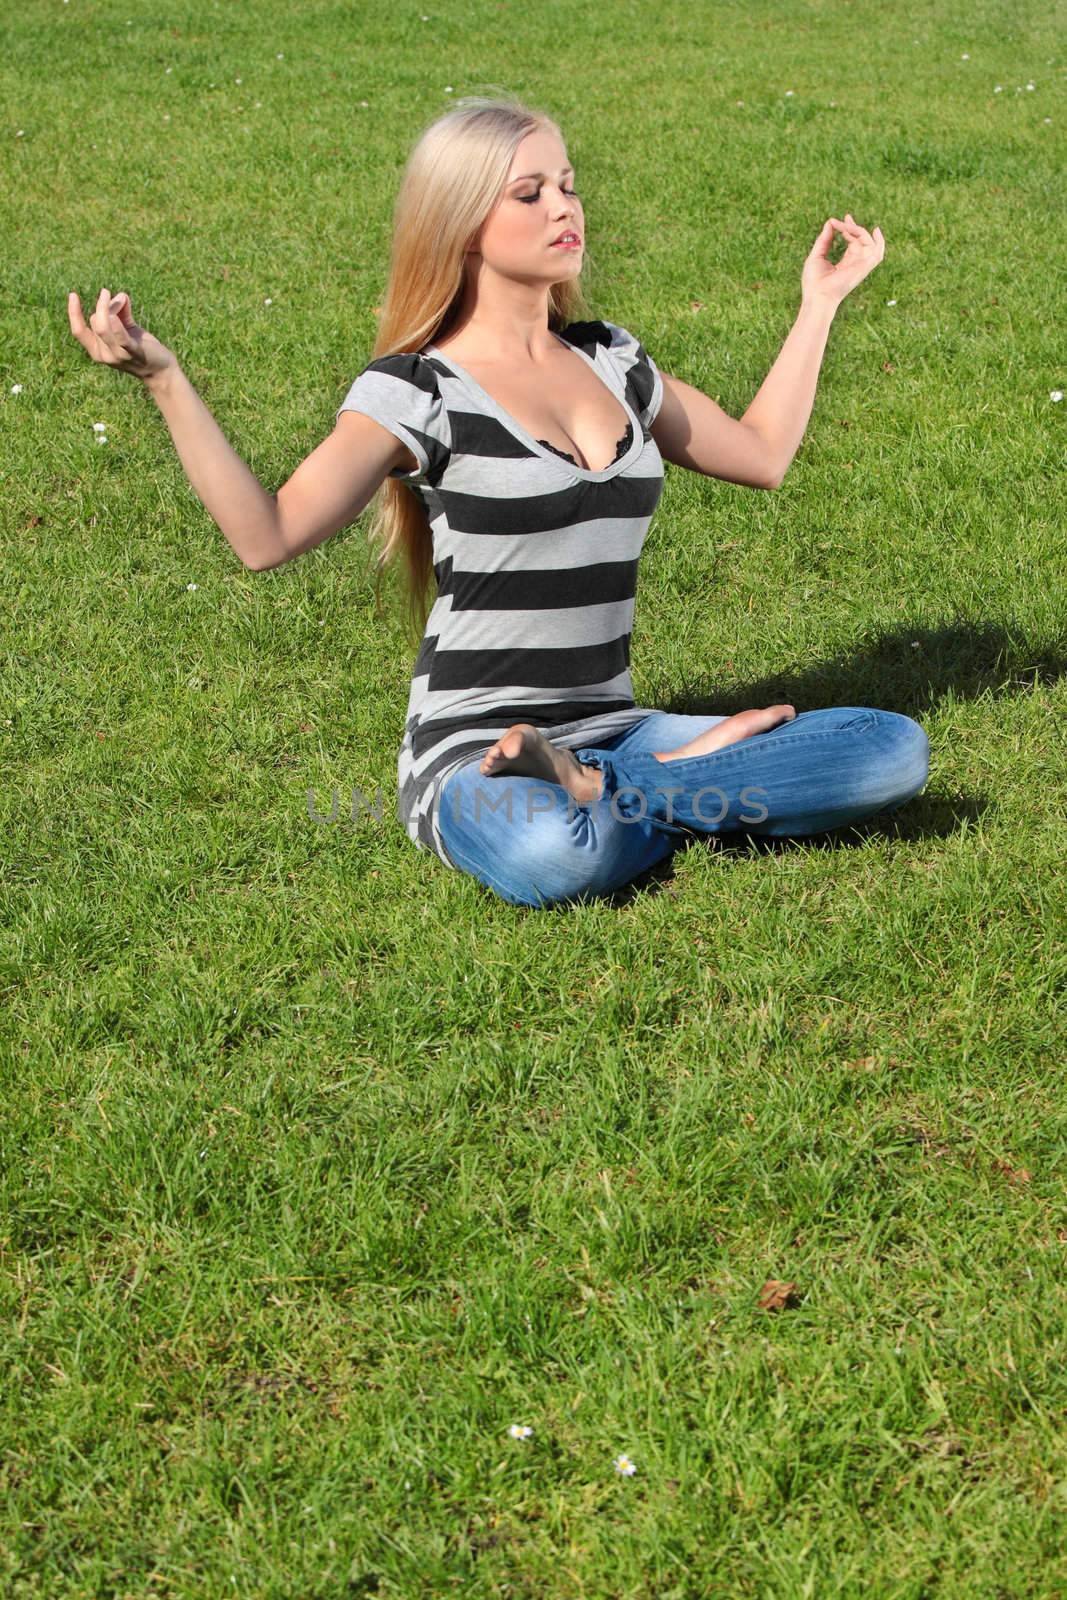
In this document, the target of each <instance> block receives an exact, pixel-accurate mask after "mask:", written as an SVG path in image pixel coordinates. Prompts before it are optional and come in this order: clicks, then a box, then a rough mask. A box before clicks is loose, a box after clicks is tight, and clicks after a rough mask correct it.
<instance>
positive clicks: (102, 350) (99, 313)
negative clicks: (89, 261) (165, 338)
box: [67, 289, 178, 378]
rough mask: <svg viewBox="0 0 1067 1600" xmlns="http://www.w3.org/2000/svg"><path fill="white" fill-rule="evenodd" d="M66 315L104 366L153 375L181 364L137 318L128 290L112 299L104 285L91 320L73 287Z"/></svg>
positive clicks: (73, 330)
mask: <svg viewBox="0 0 1067 1600" xmlns="http://www.w3.org/2000/svg"><path fill="white" fill-rule="evenodd" d="M67 315H68V316H69V318H70V331H71V333H72V334H73V335H74V337H75V338H76V339H77V341H78V343H79V344H81V345H84V347H85V349H86V350H87V351H88V352H89V354H90V355H91V356H92V358H93V360H94V361H100V362H102V363H103V364H104V365H105V366H108V367H119V368H120V369H121V370H122V371H123V372H132V373H133V375H134V377H135V378H153V377H155V376H156V375H157V374H158V373H160V372H165V371H166V370H167V368H168V367H175V366H177V364H178V363H177V360H176V358H175V356H174V354H173V352H172V351H170V350H168V349H167V347H166V345H164V344H160V342H159V340H158V339H157V338H155V336H154V335H153V334H151V333H149V331H148V329H147V328H140V327H138V325H137V323H136V322H134V320H133V311H132V309H131V307H130V297H129V295H128V294H126V293H125V291H123V293H122V294H118V295H116V296H115V297H114V299H112V297H111V295H110V293H109V292H108V290H107V289H101V291H100V294H99V296H98V297H97V301H96V310H95V311H94V312H93V314H92V316H91V317H90V318H89V321H88V323H86V321H85V317H84V316H83V315H82V306H81V300H80V299H79V298H78V296H77V295H76V294H75V293H74V292H73V291H71V293H70V294H69V295H68V296H67Z"/></svg>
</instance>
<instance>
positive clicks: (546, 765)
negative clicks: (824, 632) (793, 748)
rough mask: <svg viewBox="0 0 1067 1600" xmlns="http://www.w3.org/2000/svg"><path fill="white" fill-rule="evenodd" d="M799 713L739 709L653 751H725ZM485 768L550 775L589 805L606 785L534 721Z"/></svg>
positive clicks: (669, 756)
mask: <svg viewBox="0 0 1067 1600" xmlns="http://www.w3.org/2000/svg"><path fill="white" fill-rule="evenodd" d="M795 716H796V709H795V708H794V707H793V706H790V705H780V706H765V707H763V708H762V709H761V710H756V711H738V712H737V713H736V715H735V716H732V717H724V718H723V719H722V720H721V721H719V722H717V723H716V724H715V726H714V727H712V728H708V729H706V730H705V731H704V732H703V733H699V734H697V736H696V737H695V738H694V739H690V740H689V741H688V743H686V744H683V745H679V746H678V748H677V749H676V750H653V751H652V752H651V754H652V755H654V756H655V758H656V760H657V761H683V760H688V759H689V758H690V757H692V756H703V755H707V754H708V753H709V752H710V751H712V750H721V749H722V748H723V746H724V745H728V744H737V743H738V742H739V741H740V740H741V739H749V738H751V737H752V735H753V734H754V733H766V732H767V731H768V729H770V728H776V727H777V726H778V724H779V723H781V722H791V721H792V720H793V718H794V717H795ZM479 770H480V771H481V772H482V773H483V775H484V776H485V777H487V778H496V777H503V776H504V775H505V773H514V774H516V775H519V774H521V775H522V776H524V777H528V778H544V779H546V780H547V781H548V782H549V783H558V784H560V785H561V786H562V787H563V788H564V789H566V791H567V793H568V794H569V795H571V796H572V797H573V798H574V799H575V800H577V801H578V803H579V805H589V804H590V803H591V802H592V801H593V800H596V799H598V798H599V796H600V793H601V789H602V787H603V774H602V772H601V771H600V768H599V767H589V766H583V765H582V763H581V762H580V761H579V760H578V759H577V757H576V756H575V755H573V754H572V752H571V751H570V750H562V749H558V748H557V747H556V746H555V745H553V744H550V743H549V741H548V740H547V739H546V738H545V736H544V734H543V733H541V732H540V731H539V730H538V729H537V728H535V727H533V725H532V724H531V723H529V722H516V723H515V725H514V727H511V728H509V729H508V731H507V733H505V734H504V735H503V736H502V737H501V738H500V739H498V740H497V742H496V744H495V745H494V746H493V748H492V749H491V750H487V751H486V753H485V755H484V756H483V758H482V763H481V767H480V768H479Z"/></svg>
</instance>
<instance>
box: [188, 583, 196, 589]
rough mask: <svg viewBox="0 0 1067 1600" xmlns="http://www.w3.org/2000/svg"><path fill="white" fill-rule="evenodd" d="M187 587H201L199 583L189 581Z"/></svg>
mask: <svg viewBox="0 0 1067 1600" xmlns="http://www.w3.org/2000/svg"><path fill="white" fill-rule="evenodd" d="M185 587H186V588H187V589H199V587H200V585H199V584H198V583H187V584H186V585H185Z"/></svg>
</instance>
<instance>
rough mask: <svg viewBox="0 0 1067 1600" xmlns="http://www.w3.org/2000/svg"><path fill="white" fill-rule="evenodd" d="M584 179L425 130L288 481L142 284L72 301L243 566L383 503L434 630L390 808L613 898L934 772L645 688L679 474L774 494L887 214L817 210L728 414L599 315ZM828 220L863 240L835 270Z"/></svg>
mask: <svg viewBox="0 0 1067 1600" xmlns="http://www.w3.org/2000/svg"><path fill="white" fill-rule="evenodd" d="M579 192H580V191H579V187H578V183H577V179H576V175H575V172H574V168H573V164H572V163H571V161H570V158H569V156H568V153H567V149H566V146H565V144H564V141H563V137H562V134H561V132H560V129H559V128H558V127H557V125H556V124H555V122H553V121H552V119H551V118H550V117H549V116H547V115H546V114H544V113H543V112H539V111H536V110H532V109H530V108H528V107H526V106H525V105H523V104H521V103H520V102H517V101H513V100H510V99H506V98H501V99H486V98H470V99H468V100H464V101H460V102H458V103H457V104H456V105H454V106H453V107H451V108H450V109H449V111H448V112H447V113H446V114H445V115H443V116H441V117H439V118H438V119H437V120H436V121H434V122H433V123H432V124H430V126H429V127H427V128H426V129H425V131H424V132H423V134H422V135H421V137H420V138H419V139H418V141H417V143H416V144H415V146H414V148H413V150H412V152H411V154H410V156H409V159H408V163H407V167H406V169H405V172H404V176H403V180H402V183H401V188H400V193H399V196H398V199H397V204H396V211H395V218H394V234H393V247H392V261H391V267H390V273H389V280H388V284H387V287H386V290H385V295H384V300H383V305H382V309H381V316H380V320H379V324H378V334H377V338H376V340H375V345H374V353H373V356H372V359H371V360H370V362H369V363H368V365H367V366H366V367H364V369H363V371H362V372H360V373H359V375H358V376H357V377H356V379H355V381H354V382H353V383H352V385H351V388H350V389H349V391H348V394H347V395H346V397H345V399H344V400H343V402H342V404H341V407H340V409H339V410H338V413H337V416H336V419H335V426H334V429H333V431H332V433H331V434H330V435H329V436H328V437H327V438H326V439H324V440H323V442H322V443H321V444H320V445H319V446H318V447H317V448H316V449H315V450H313V451H312V453H311V454H310V455H309V456H308V457H307V459H306V460H305V461H303V462H302V463H301V464H300V466H299V467H298V468H297V469H296V471H295V472H294V473H293V475H292V477H291V478H290V479H289V481H288V482H287V483H285V484H283V486H282V487H281V489H279V490H278V492H277V493H276V494H271V493H269V492H268V491H267V490H266V489H264V488H263V487H262V485H261V484H260V483H259V482H258V481H257V480H256V478H255V477H253V475H252V473H251V472H250V471H249V470H248V468H247V467H246V466H245V464H244V463H243V462H242V461H241V460H240V459H239V458H238V456H237V455H236V454H235V452H234V451H233V450H232V449H231V447H230V445H229V444H228V442H227V441H226V439H225V438H224V436H223V434H222V432H221V431H220V429H219V427H218V425H217V424H216V422H215V420H214V418H213V417H212V416H211V414H210V412H209V411H208V410H207V408H206V407H205V406H204V404H203V402H202V401H201V399H200V397H199V396H198V395H197V393H196V391H195V389H194V388H193V386H192V384H191V383H190V382H189V379H188V378H187V377H186V376H185V374H184V373H183V371H182V370H181V367H180V366H179V364H178V361H177V359H176V357H175V356H174V355H173V354H172V352H171V351H170V350H168V349H167V348H166V347H165V346H164V345H162V344H160V342H159V341H158V340H157V339H155V338H153V336H152V335H151V334H150V333H149V332H148V331H147V330H146V329H143V328H140V327H138V326H137V324H136V322H135V321H134V318H133V311H132V307H131V305H130V301H129V297H128V295H126V294H119V295H116V296H115V297H114V298H112V297H111V295H110V293H109V291H108V290H106V289H103V290H101V292H100V296H99V298H98V300H97V303H96V308H95V310H94V311H93V313H92V315H91V317H90V319H89V323H88V325H87V324H86V322H85V320H84V317H83V314H82V309H81V304H80V301H79V299H78V297H77V295H75V294H72V295H71V297H70V301H69V306H68V310H69V316H70V325H71V331H72V332H73V334H74V336H75V337H76V338H77V339H78V340H79V341H80V343H81V344H82V345H83V346H84V347H85V349H86V350H87V351H88V353H89V354H90V355H91V356H92V357H93V359H94V360H96V361H100V362H104V363H106V364H107V365H109V366H115V367H119V368H121V369H122V370H124V371H127V372H131V373H133V374H134V375H135V376H137V377H139V378H141V379H142V380H143V382H144V384H145V386H146V388H147V389H148V390H149V392H150V393H151V394H152V397H153V399H154V400H155V401H156V404H157V405H158V406H159V409H160V411H161V412H162V414H163V417H164V418H165V420H166V422H167V425H168V427H169V429H170V432H171V435H172V437H173V440H174V443H175V446H176V448H177V450H178V454H179V456H180V458H181V461H182V465H183V466H184V468H185V471H186V473H187V474H188V477H189V481H190V482H191V484H192V486H193V488H194V490H195V491H196V493H197V495H198V496H199V497H200V499H201V500H202V502H203V504H204V506H205V507H206V508H207V510H208V512H209V513H210V515H211V516H212V517H213V518H214V520H215V521H216V522H217V524H218V526H219V528H220V529H221V530H222V532H223V534H224V535H225V537H226V538H227V539H228V540H229V542H230V544H231V546H232V547H233V549H234V551H235V552H236V554H237V555H238V557H239V558H240V559H241V561H243V562H244V564H245V566H246V567H248V568H250V569H251V570H253V571H256V572H262V571H265V570H266V569H268V568H271V567H277V566H280V565H281V564H282V563H283V562H286V561H291V560H293V558H294V557H296V556H299V555H302V554H303V553H304V552H305V551H306V550H311V549H314V547H315V546H316V545H318V544H321V543H322V542H323V541H324V540H325V539H328V538H330V537H331V535H332V534H335V533H338V532H339V531H340V530H341V529H343V528H346V527H348V526H349V525H350V524H351V523H352V522H353V521H354V520H355V519H356V518H357V517H358V516H359V515H360V513H361V512H362V511H363V510H364V508H365V507H366V506H367V505H368V504H369V503H370V501H371V499H372V497H374V496H375V495H377V497H378V498H377V501H376V505H375V508H374V511H373V514H372V520H371V525H370V530H369V532H370V538H371V540H372V542H376V543H377V544H378V545H379V546H380V550H379V556H378V561H377V573H378V576H379V577H380V575H381V572H382V570H383V569H384V567H385V566H386V564H387V563H388V562H390V561H392V560H393V559H395V558H397V557H399V558H400V559H401V561H402V564H403V566H402V570H403V574H404V577H405V580H406V586H407V598H408V618H409V622H410V624H411V625H412V634H413V642H414V638H416V637H417V636H418V634H419V632H420V630H421V634H422V642H421V646H420V648H419V650H418V654H417V658H416V660H415V664H414V673H413V677H412V683H411V692H410V697H409V700H408V706H407V714H406V719H405V725H404V732H403V739H402V743H401V747H400V754H399V760H398V767H397V775H398V780H399V815H400V818H401V820H402V822H403V824H404V826H405V827H406V829H407V832H408V834H409V836H410V837H411V839H412V840H413V841H414V843H415V845H416V847H418V848H420V849H426V850H430V851H432V852H434V853H435V854H436V855H437V856H438V857H439V858H440V859H441V861H443V862H444V863H445V865H446V866H449V867H455V868H458V869H460V870H462V871H466V872H469V873H471V874H473V876H474V877H476V878H478V879H479V880H480V881H481V882H482V883H484V884H486V885H488V886H489V887H490V888H491V889H492V890H493V891H494V892H495V893H496V894H498V895H500V896H501V897H502V898H503V899H505V900H508V901H511V902H513V903H514V904H518V905H531V906H543V905H546V904H550V903H552V902H554V901H573V900H579V899H582V898H585V897H588V896H596V895H602V894H605V893H609V892H610V891H612V890H614V889H616V888H618V887H620V886H621V885H623V884H625V883H628V882H630V881H631V880H632V879H634V878H635V877H637V876H638V875H639V874H641V873H643V872H644V871H646V870H647V869H648V868H649V867H651V866H653V865H654V864H655V863H656V862H658V861H660V860H662V859H663V857H664V856H666V855H668V854H670V852H671V851H672V850H674V849H675V848H677V845H678V842H679V839H680V837H681V836H682V835H685V834H690V835H691V834H693V833H706V834H711V833H717V834H722V833H727V832H748V833H755V834H764V835H771V834H773V835H781V836H784V835H802V834H812V833H817V832H820V831H822V830H825V829H829V828H833V827H836V826H840V825H841V824H845V823H848V822H852V821H855V820H857V819H859V818H861V817H866V816H869V815H870V814H872V813H873V812H876V811H879V810H883V809H886V808H889V807H894V806H897V805H900V804H901V803H902V802H903V801H905V800H907V799H909V798H911V797H912V796H913V795H915V794H917V793H918V792H919V791H920V790H921V789H922V787H923V785H924V783H925V781H926V776H927V768H928V760H929V744H928V741H927V738H926V735H925V733H924V732H923V730H922V729H921V728H920V727H919V726H918V724H917V723H915V722H914V721H912V720H911V718H909V717H906V716H902V715H899V714H897V713H895V712H890V711H876V710H872V709H869V708H866V707H857V706H845V707H836V708H832V709H827V710H814V711H803V712H801V713H800V714H799V715H798V714H797V713H796V711H795V709H794V707H793V706H790V705H778V706H770V707H768V708H766V709H760V710H754V711H746V712H742V713H739V714H738V715H736V716H731V717H708V716H702V717H701V716H678V715H671V714H667V713H665V712H662V711H658V710H657V709H656V708H655V707H650V706H638V705H636V704H635V701H634V694H633V685H632V682H631V677H630V651H629V646H630V631H631V627H632V622H633V612H634V597H635V591H636V583H637V567H638V559H639V557H640V553H641V547H642V544H643V542H644V538H645V533H646V531H647V529H648V525H649V522H650V520H651V517H652V514H653V512H654V511H655V509H656V506H657V503H658V501H659V498H660V495H661V492H662V488H663V473H664V465H663V464H664V462H665V461H669V462H672V463H674V464H675V465H676V466H679V467H686V468H688V469H689V470H690V471H692V472H699V473H702V474H704V475H705V476H707V477H716V478H722V479H725V480H727V481H728V482H731V483H740V484H745V485H747V486H748V487H751V488H753V489H772V488H775V487H777V485H778V484H779V483H780V482H781V481H782V477H783V475H784V473H785V471H786V469H787V467H788V465H789V463H790V461H791V460H792V458H793V455H794V454H795V452H796V449H797V447H798V445H799V443H800V440H801V438H802V436H803V433H804V429H805V427H806V425H807V421H808V417H809V415H810V412H811V406H812V402H813V399H814V394H815V385H816V380H817V377H818V371H819V366H820V364H821V361H822V354H823V350H824V347H825V343H826V338H827V335H828V332H829V328H830V323H831V321H832V319H833V316H834V312H835V310H836V308H837V306H838V305H839V304H840V302H841V300H842V299H843V298H844V297H845V295H847V294H848V293H849V292H850V290H852V289H853V288H855V286H856V285H857V284H858V283H860V282H861V281H862V280H863V279H864V278H865V277H866V276H867V274H868V273H869V272H870V271H871V270H872V269H873V268H874V267H875V266H877V265H878V263H879V262H880V261H881V259H882V256H883V254H884V251H885V244H884V241H883V239H882V235H881V233H880V231H879V230H878V229H877V228H876V229H875V230H874V232H873V234H872V233H870V232H868V231H867V229H866V228H862V227H860V226H858V225H857V224H856V222H855V221H854V220H853V218H852V217H851V215H850V214H849V213H847V212H846V213H845V216H844V217H843V218H842V219H838V218H835V217H831V218H829V219H828V220H827V221H826V222H825V223H824V225H823V228H822V230H821V232H820V233H819V235H818V238H817V239H816V241H815V244H814V245H813V247H812V249H811V252H810V253H809V255H808V257H807V260H806V261H805V263H804V268H803V272H802V275H801V288H802V303H801V309H800V312H799V314H798V317H797V320H796V323H795V325H794V327H793V329H792V330H791V332H790V334H789V337H788V338H787V340H786V342H785V345H784V347H783V349H782V351H781V354H780V355H779V357H778V359H777V361H776V362H775V364H774V366H773V367H772V369H771V372H770V374H769V375H768V377H767V379H766V381H765V382H764V384H763V386H762V387H761V389H760V390H759V392H758V394H757V395H756V398H755V400H754V401H753V402H752V404H751V405H750V406H749V408H748V410H747V411H746V412H745V415H744V416H743V417H742V418H741V419H740V420H734V419H733V418H731V417H729V416H727V415H726V413H725V412H723V411H722V410H720V408H719V407H718V406H717V405H716V404H715V402H714V401H713V400H711V399H710V398H709V397H708V396H707V395H704V394H702V393H701V392H700V391H699V390H697V389H694V388H692V387H691V386H690V385H689V384H687V383H684V382H683V381H682V380H681V379H679V378H674V377H671V376H669V375H668V374H666V373H664V372H661V371H660V370H659V369H658V368H657V366H656V365H655V363H654V362H653V360H652V358H651V357H650V356H649V355H648V354H647V352H646V351H645V349H644V346H643V345H642V344H641V343H640V341H639V339H638V338H637V336H636V335H635V334H634V333H632V332H630V331H629V330H627V329H626V328H623V327H620V326H619V325H617V324H616V323H613V322H610V321H607V320H598V319H594V318H591V317H589V316H588V307H587V306H586V303H585V301H584V299H583V296H582V293H581V288H580V284H579V279H580V275H581V269H582V260H583V253H584V250H585V247H586V218H585V214H584V211H583V209H582V202H581V200H580V198H579ZM835 232H836V233H840V234H842V235H843V236H844V238H845V239H846V241H847V249H846V252H845V254H844V256H843V257H842V259H841V260H840V261H839V262H837V263H836V265H835V264H832V263H831V262H830V261H829V259H828V253H829V249H830V246H831V244H832V242H833V239H834V236H835ZM576 313H578V317H577V318H576V315H575V314H576ZM431 576H432V577H433V579H434V581H435V587H436V595H435V598H434V600H433V604H432V606H431V607H429V609H428V590H429V585H430V579H431ZM427 613H428V614H427Z"/></svg>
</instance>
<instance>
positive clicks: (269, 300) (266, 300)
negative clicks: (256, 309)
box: [263, 295, 274, 306]
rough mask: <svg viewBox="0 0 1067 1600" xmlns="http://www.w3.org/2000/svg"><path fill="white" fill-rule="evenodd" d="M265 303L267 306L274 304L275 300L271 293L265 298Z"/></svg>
mask: <svg viewBox="0 0 1067 1600" xmlns="http://www.w3.org/2000/svg"><path fill="white" fill-rule="evenodd" d="M263 304H264V305H265V306H272V305H273V304H274V301H273V300H272V299H271V297H270V295H268V296H267V298H266V299H265V300H264V302H263Z"/></svg>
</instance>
